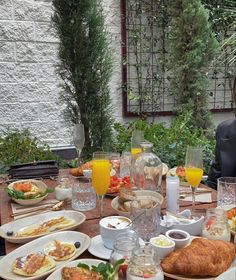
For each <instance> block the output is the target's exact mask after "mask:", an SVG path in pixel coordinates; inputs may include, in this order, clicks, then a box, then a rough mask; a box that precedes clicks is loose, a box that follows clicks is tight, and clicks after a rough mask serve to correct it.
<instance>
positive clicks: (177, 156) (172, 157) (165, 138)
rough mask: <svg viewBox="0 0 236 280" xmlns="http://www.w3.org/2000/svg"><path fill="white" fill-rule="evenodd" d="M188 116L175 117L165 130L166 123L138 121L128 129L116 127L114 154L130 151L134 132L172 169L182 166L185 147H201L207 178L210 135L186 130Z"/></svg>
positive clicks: (212, 147) (211, 147)
mask: <svg viewBox="0 0 236 280" xmlns="http://www.w3.org/2000/svg"><path fill="white" fill-rule="evenodd" d="M190 119H191V114H190V113H189V114H185V115H182V116H179V117H176V118H175V119H174V120H173V122H172V123H171V124H170V125H169V126H168V125H166V124H165V123H150V124H149V123H148V122H147V121H143V120H138V121H134V122H132V123H129V124H128V125H121V124H120V123H116V124H115V125H114V129H115V131H116V137H115V139H114V142H115V145H114V150H116V151H118V152H122V151H123V150H130V142H131V135H132V131H133V130H134V129H139V130H142V131H144V137H145V140H147V141H150V142H152V143H153V152H154V153H155V154H157V155H158V156H159V157H160V159H161V160H162V162H165V163H167V164H168V166H169V167H170V168H171V167H174V166H178V165H184V163H185V152H186V147H187V145H190V146H200V147H202V148H203V154H204V156H203V157H204V171H205V173H206V174H207V173H208V171H209V167H210V162H211V160H212V159H213V158H214V147H215V140H214V138H213V137H212V133H210V135H209V132H206V131H204V130H202V129H196V128H192V129H190V128H189V127H188V124H189V122H190Z"/></svg>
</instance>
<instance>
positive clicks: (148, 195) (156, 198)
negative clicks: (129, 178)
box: [111, 190, 164, 217]
mask: <svg viewBox="0 0 236 280" xmlns="http://www.w3.org/2000/svg"><path fill="white" fill-rule="evenodd" d="M134 193H135V195H136V196H137V197H139V196H142V198H147V199H150V198H151V200H153V201H156V202H157V203H158V204H159V205H160V206H161V204H162V203H163V201H164V198H163V196H162V195H161V194H159V193H158V192H154V191H150V190H137V191H134ZM111 207H112V208H113V209H114V210H115V212H116V213H117V214H118V215H121V216H125V217H130V212H129V211H123V210H121V209H120V208H119V207H120V204H119V196H117V197H115V198H114V199H113V200H112V201H111Z"/></svg>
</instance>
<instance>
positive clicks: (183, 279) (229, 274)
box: [164, 236, 236, 280]
mask: <svg viewBox="0 0 236 280" xmlns="http://www.w3.org/2000/svg"><path fill="white" fill-rule="evenodd" d="M194 238H201V237H200V236H191V237H190V240H189V243H188V245H189V244H191V242H192V241H193V239H194ZM188 245H187V246H188ZM164 275H165V276H167V277H169V278H171V279H176V280H235V275H236V257H235V258H234V261H233V262H232V264H231V266H230V267H229V268H228V269H227V270H226V271H225V272H223V273H222V274H220V275H219V276H217V277H213V276H185V275H184V276H183V275H178V274H170V273H166V272H164Z"/></svg>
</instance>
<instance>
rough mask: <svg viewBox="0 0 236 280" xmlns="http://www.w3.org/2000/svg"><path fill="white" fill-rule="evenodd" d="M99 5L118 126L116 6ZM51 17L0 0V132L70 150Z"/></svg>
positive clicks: (26, 0)
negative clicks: (19, 132)
mask: <svg viewBox="0 0 236 280" xmlns="http://www.w3.org/2000/svg"><path fill="white" fill-rule="evenodd" d="M103 1H104V12H105V14H106V23H107V26H108V29H109V30H110V32H111V34H112V45H111V47H112V52H113V55H114V57H113V67H114V70H113V76H112V79H111V82H110V87H111V94H112V103H113V107H114V117H115V119H116V120H117V121H120V122H123V121H128V120H130V119H123V117H122V96H121V49H120V45H121V44H120V42H121V35H120V14H119V13H120V3H119V0H103ZM51 15H52V7H51V0H0V129H4V128H7V127H9V128H19V129H23V128H28V129H29V130H30V131H31V132H32V133H33V134H34V135H35V136H37V137H38V138H39V139H40V140H42V141H44V142H46V143H48V144H49V145H51V146H52V147H54V146H70V145H71V134H70V129H69V128H68V127H67V124H65V123H64V120H63V115H62V107H61V106H60V105H59V103H58V96H59V91H60V88H59V86H58V84H59V78H58V77H57V76H56V74H55V65H56V63H57V47H58V39H57V37H56V35H55V32H54V30H53V28H52V26H51ZM229 116H232V117H233V114H223V115H220V114H217V115H216V123H218V122H220V121H222V119H227V118H229ZM169 119H170V118H168V117H167V118H158V119H156V120H157V121H169Z"/></svg>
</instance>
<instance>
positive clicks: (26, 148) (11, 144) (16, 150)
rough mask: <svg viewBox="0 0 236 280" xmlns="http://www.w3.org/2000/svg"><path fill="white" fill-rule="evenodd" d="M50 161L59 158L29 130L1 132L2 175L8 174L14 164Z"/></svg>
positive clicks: (0, 164) (0, 166) (0, 170)
mask: <svg viewBox="0 0 236 280" xmlns="http://www.w3.org/2000/svg"><path fill="white" fill-rule="evenodd" d="M50 159H54V160H58V159H59V158H58V157H57V156H56V155H55V154H53V153H52V151H51V150H50V148H49V146H48V145H46V144H42V143H39V141H38V139H37V138H36V137H33V136H32V135H31V134H30V132H29V131H28V130H27V129H25V130H23V131H19V130H6V131H3V132H1V136H0V173H4V172H6V171H7V168H8V167H9V166H10V165H12V164H16V163H26V162H33V161H38V160H50Z"/></svg>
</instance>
